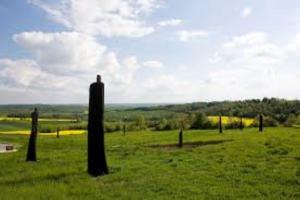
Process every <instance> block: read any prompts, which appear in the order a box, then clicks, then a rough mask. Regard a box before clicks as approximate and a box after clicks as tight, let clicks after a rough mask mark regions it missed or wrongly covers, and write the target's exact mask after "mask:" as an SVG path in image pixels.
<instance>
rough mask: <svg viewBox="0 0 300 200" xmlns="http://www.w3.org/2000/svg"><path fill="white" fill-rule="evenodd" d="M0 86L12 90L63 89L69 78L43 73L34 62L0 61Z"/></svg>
mask: <svg viewBox="0 0 300 200" xmlns="http://www.w3.org/2000/svg"><path fill="white" fill-rule="evenodd" d="M0 77H1V82H0V84H1V85H8V86H10V87H13V88H31V89H39V90H40V89H45V88H47V89H49V88H52V89H55V88H63V87H64V86H65V85H66V84H68V83H69V81H70V78H68V77H65V76H57V75H54V74H51V73H47V72H45V71H43V70H42V69H41V68H40V67H39V66H38V64H37V63H36V62H35V61H34V60H29V59H20V60H12V59H0Z"/></svg>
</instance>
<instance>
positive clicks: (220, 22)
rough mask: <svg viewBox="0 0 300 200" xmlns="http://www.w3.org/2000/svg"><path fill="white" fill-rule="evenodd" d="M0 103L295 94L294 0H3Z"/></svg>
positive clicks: (299, 32)
mask: <svg viewBox="0 0 300 200" xmlns="http://www.w3.org/2000/svg"><path fill="white" fill-rule="evenodd" d="M0 27H1V29H0V104H9V103H87V101H88V88H89V84H90V83H91V82H93V81H95V79H96V74H101V75H102V79H103V81H104V82H105V89H106V102H107V103H149V102H168V103H171V102H172V103H173V102H192V101H210V100H225V99H226V100H233V99H247V98H262V97H280V98H288V99H299V98H300V1H296V0H284V1H283V0H248V1H246V0H203V1H199V0H187V1H183V0H84V1H83V0H20V1H12V0H1V1H0Z"/></svg>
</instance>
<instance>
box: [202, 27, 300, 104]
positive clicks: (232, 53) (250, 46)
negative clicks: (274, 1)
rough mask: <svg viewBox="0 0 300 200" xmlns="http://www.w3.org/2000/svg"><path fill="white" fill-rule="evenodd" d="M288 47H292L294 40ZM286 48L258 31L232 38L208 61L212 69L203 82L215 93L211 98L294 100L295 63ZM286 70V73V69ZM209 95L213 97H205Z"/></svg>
mask: <svg viewBox="0 0 300 200" xmlns="http://www.w3.org/2000/svg"><path fill="white" fill-rule="evenodd" d="M291 44H296V43H295V41H293V42H291ZM288 47H290V45H285V46H279V45H277V44H275V43H272V42H270V41H269V39H268V35H267V34H266V33H262V32H251V33H247V34H244V35H241V36H235V37H233V38H232V39H231V40H229V41H227V42H225V43H224V44H223V45H221V47H220V50H219V51H217V52H216V53H215V55H214V58H213V59H212V60H213V61H214V62H213V64H214V70H213V71H210V72H209V77H208V79H207V81H206V82H205V83H204V85H205V87H206V88H207V90H210V91H214V92H216V93H217V94H218V96H217V97H215V99H220V100H221V99H240V98H243V99H247V98H262V97H265V96H267V97H281V98H282V97H284V98H297V96H298V95H297V94H299V92H300V79H299V70H298V71H297V69H298V64H297V63H296V64H295V65H293V64H291V63H289V64H288V62H291V61H292V60H295V56H293V55H291V54H290V52H289V51H291V49H294V48H291V47H290V48H288ZM287 68H288V70H287ZM208 95H209V96H213V94H208Z"/></svg>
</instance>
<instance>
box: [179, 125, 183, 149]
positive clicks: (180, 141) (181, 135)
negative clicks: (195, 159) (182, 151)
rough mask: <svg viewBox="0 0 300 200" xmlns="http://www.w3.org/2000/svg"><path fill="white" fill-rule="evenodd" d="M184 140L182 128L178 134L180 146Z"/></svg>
mask: <svg viewBox="0 0 300 200" xmlns="http://www.w3.org/2000/svg"><path fill="white" fill-rule="evenodd" d="M182 141H183V131H182V128H181V129H180V130H179V135H178V147H179V148H181V147H182Z"/></svg>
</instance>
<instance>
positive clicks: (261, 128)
mask: <svg viewBox="0 0 300 200" xmlns="http://www.w3.org/2000/svg"><path fill="white" fill-rule="evenodd" d="M263 121H264V119H263V115H259V132H263V128H264V124H263V123H264V122H263Z"/></svg>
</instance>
